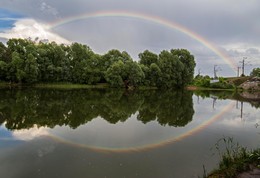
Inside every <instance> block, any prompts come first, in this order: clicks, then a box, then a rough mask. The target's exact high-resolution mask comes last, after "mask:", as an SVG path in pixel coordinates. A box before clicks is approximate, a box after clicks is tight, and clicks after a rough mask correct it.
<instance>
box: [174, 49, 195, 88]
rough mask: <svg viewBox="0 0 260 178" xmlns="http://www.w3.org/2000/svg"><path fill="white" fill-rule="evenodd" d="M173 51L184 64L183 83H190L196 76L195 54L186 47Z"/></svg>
mask: <svg viewBox="0 0 260 178" xmlns="http://www.w3.org/2000/svg"><path fill="white" fill-rule="evenodd" d="M171 53H172V54H173V55H175V56H177V57H178V59H179V61H180V62H181V63H182V64H183V65H184V68H183V71H182V83H183V84H184V85H187V84H190V83H191V82H192V80H193V77H194V68H195V66H196V63H195V60H194V56H193V55H191V54H190V52H189V51H188V50H186V49H172V50H171Z"/></svg>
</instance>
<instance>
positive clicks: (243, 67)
mask: <svg viewBox="0 0 260 178" xmlns="http://www.w3.org/2000/svg"><path fill="white" fill-rule="evenodd" d="M245 59H247V57H243V60H242V61H240V63H242V74H241V75H242V76H244V75H245Z"/></svg>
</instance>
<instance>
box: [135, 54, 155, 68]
mask: <svg viewBox="0 0 260 178" xmlns="http://www.w3.org/2000/svg"><path fill="white" fill-rule="evenodd" d="M138 56H139V58H140V61H139V63H140V64H143V65H145V66H150V65H151V64H152V63H155V64H157V62H158V55H157V54H154V53H152V52H150V51H148V50H145V51H144V52H143V53H140V54H139V55H138Z"/></svg>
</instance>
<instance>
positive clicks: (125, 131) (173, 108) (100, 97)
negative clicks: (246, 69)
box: [0, 89, 260, 178]
mask: <svg viewBox="0 0 260 178" xmlns="http://www.w3.org/2000/svg"><path fill="white" fill-rule="evenodd" d="M237 99H239V100H237ZM237 101H238V105H237ZM241 103H243V104H242V105H241ZM241 106H242V107H243V112H242V116H243V118H242V119H241V117H240V115H241V108H242V107H241ZM257 107H258V108H259V103H258V102H257V101H253V102H252V101H250V100H245V99H244V98H241V99H240V96H238V95H236V94H235V93H227V92H208V91H206V92H203V93H202V92H196V95H193V94H192V93H191V92H188V91H153V90H152V91H135V92H125V91H122V90H49V89H48V90H32V89H23V90H5V89H2V90H0V124H2V125H1V126H0V161H1V166H0V171H1V177H5V178H9V177H10V178H11V177H19V178H20V177H26V178H27V177H49V178H55V177H64V178H70V177H84V178H85V177H91V178H95V177H113V178H114V177H178V178H187V177H189V178H190V177H194V178H195V177H198V175H202V165H206V169H207V170H208V171H210V170H212V169H213V168H215V167H216V165H217V164H218V162H219V160H218V157H217V156H212V154H213V153H212V151H211V150H210V148H212V147H213V146H214V145H215V143H216V142H217V140H219V139H220V138H223V136H229V137H233V138H234V139H235V140H237V141H238V142H239V143H240V144H241V145H242V146H246V147H248V148H249V149H251V148H255V147H259V143H260V137H259V128H257V125H256V123H259V124H260V120H259V114H260V110H259V109H257ZM42 135H43V136H42ZM40 136H42V137H40ZM100 151H102V152H100ZM103 151H104V152H103ZM14 168H15V169H14ZM10 170H12V171H10ZM101 170H102V171H101Z"/></svg>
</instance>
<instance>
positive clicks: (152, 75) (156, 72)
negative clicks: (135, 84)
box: [149, 63, 162, 87]
mask: <svg viewBox="0 0 260 178" xmlns="http://www.w3.org/2000/svg"><path fill="white" fill-rule="evenodd" d="M149 69H150V70H149V80H150V86H157V87H160V86H161V82H162V71H161V69H160V68H159V66H158V65H157V64H155V63H152V64H151V65H150V68H149Z"/></svg>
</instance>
